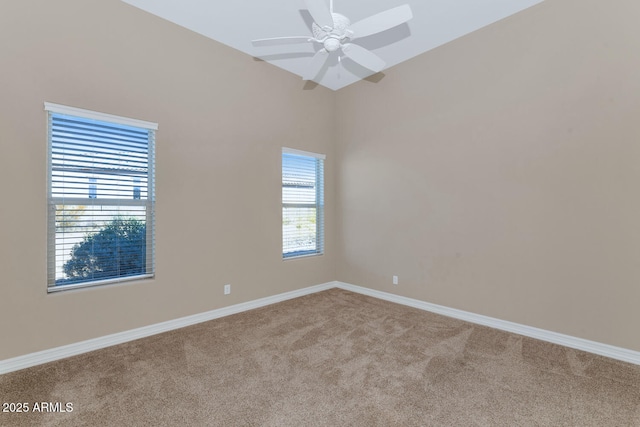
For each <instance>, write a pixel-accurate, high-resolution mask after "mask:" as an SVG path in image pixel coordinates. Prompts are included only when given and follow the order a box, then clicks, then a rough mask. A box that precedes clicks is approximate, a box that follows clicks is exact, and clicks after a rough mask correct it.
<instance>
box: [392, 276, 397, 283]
mask: <svg viewBox="0 0 640 427" xmlns="http://www.w3.org/2000/svg"><path fill="white" fill-rule="evenodd" d="M393 284H394V285H397V284H398V276H393Z"/></svg>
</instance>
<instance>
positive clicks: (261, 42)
mask: <svg viewBox="0 0 640 427" xmlns="http://www.w3.org/2000/svg"><path fill="white" fill-rule="evenodd" d="M312 41H313V37H309V36H295V37H272V38H270V39H257V40H251V44H253V45H254V46H275V45H281V44H296V43H307V42H312Z"/></svg>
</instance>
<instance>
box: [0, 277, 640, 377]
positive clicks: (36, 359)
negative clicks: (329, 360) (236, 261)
mask: <svg viewBox="0 0 640 427" xmlns="http://www.w3.org/2000/svg"><path fill="white" fill-rule="evenodd" d="M331 288H340V289H344V290H347V291H351V292H356V293H359V294H363V295H368V296H371V297H374V298H378V299H381V300H385V301H390V302H394V303H397V304H402V305H406V306H409V307H414V308H418V309H420V310H425V311H430V312H432V313H437V314H441V315H444V316H448V317H453V318H456V319H460V320H465V321H467V322H471V323H476V324H479V325H484V326H489V327H491V328H495V329H500V330H503V331H507V332H513V333H515V334H519V335H524V336H527V337H531V338H536V339H539V340H543V341H548V342H551V343H554V344H559V345H563V346H566V347H571V348H575V349H578V350H583V351H587V352H589V353H594V354H599V355H601V356H605V357H610V358H612V359H617V360H621V361H624V362H629V363H633V364H636V365H640V352H637V351H633V350H628V349H625V348H621V347H614V346H611V345H607V344H601V343H598V342H595V341H589V340H585V339H582V338H576V337H572V336H569V335H563V334H559V333H556V332H551V331H546V330H544V329H538V328H533V327H531V326H526V325H521V324H518V323H513V322H508V321H505V320H500V319H495V318H492V317H488V316H483V315H479V314H474V313H470V312H467V311H462V310H457V309H454V308H449V307H444V306H441V305H436V304H431V303H428V302H424V301H420V300H416V299H412V298H407V297H403V296H399V295H394V294H390V293H388V292H382V291H376V290H374V289H369V288H363V287H361V286H356V285H351V284H348V283H343V282H337V281H336V282H328V283H324V284H322V285H317V286H310V287H308V288H304V289H299V290H296V291H291V292H285V293H282V294H278V295H273V296H270V297H266V298H260V299H257V300H253V301H248V302H245V303H241V304H236V305H232V306H229V307H223V308H219V309H217V310H211V311H207V312H205V313H200V314H194V315H192V316H187V317H181V318H179V319H174V320H169V321H167V322H162V323H157V324H155V325H149V326H144V327H141V328H137V329H132V330H129V331H124V332H119V333H116V334H112V335H106V336H104V337H99V338H94V339H90V340H86V341H81V342H78V343H74V344H69V345H65V346H62V347H56V348H52V349H49V350H43V351H39V352H36V353H31V354H26V355H24V356H18V357H14V358H12V359H5V360H0V374H6V373H8V372H13V371H18V370H20V369H24V368H29V367H31V366H36V365H41V364H43V363H47V362H53V361H55V360H60V359H64V358H66V357H70V356H75V355H78V354H82V353H87V352H89V351H93V350H99V349H101V348H105V347H109V346H112V345H116V344H122V343H125V342H128V341H133V340H137V339H139V338H144V337H148V336H151V335H155V334H159V333H162V332H167V331H171V330H174V329H179V328H183V327H185V326H190V325H195V324H197V323H201V322H206V321H208V320H213V319H218V318H220V317H225V316H229V315H231V314H236V313H241V312H243V311H248V310H253V309H254V308H259V307H264V306H267V305H271V304H275V303H277V302H281V301H286V300H289V299H293V298H298V297H301V296H304V295H310V294H313V293H316V292H320V291H324V290H327V289H331Z"/></svg>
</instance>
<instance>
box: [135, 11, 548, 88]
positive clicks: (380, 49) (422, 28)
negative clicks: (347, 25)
mask: <svg viewBox="0 0 640 427" xmlns="http://www.w3.org/2000/svg"><path fill="white" fill-rule="evenodd" d="M123 1H124V2H126V3H129V4H131V5H133V6H136V7H138V8H140V9H142V10H145V11H147V12H149V13H152V14H154V15H157V16H160V17H162V18H164V19H166V20H168V21H171V22H174V23H176V24H178V25H181V26H183V27H186V28H188V29H190V30H192V31H195V32H197V33H200V34H202V35H204V36H206V37H209V38H211V39H214V40H217V41H218V42H221V43H224V44H226V45H228V46H231V47H233V48H235V49H238V50H240V51H242V52H245V53H247V54H249V55H251V56H254V57H258V58H261V59H263V60H265V61H267V62H270V63H272V64H273V65H275V66H278V67H280V68H283V69H285V70H288V71H290V72H292V73H294V74H297V75H299V76H302V75H303V74H304V71H305V67H306V65H307V63H308V62H309V60H310V59H311V57H312V56H313V54H314V52H315V49H317V48H318V47H317V45H314V44H312V43H309V44H295V45H280V46H269V47H255V46H253V45H252V44H251V40H254V39H260V38H269V37H280V36H307V35H311V30H310V25H311V22H312V19H311V16H310V15H309V13H308V12H307V10H306V8H305V4H304V1H303V0H228V1H212V0H180V1H175V0H123ZM326 1H327V4H328V3H329V0H326ZM542 1H543V0H334V11H335V12H337V13H340V14H342V15H345V16H347V17H348V18H349V19H350V20H351V22H352V23H354V22H357V21H359V20H361V19H363V18H366V17H368V16H370V15H373V14H376V13H378V12H382V11H385V10H387V9H390V8H392V7H395V6H399V5H402V4H409V5H410V6H411V9H412V11H413V19H412V20H411V21H409V22H408V23H406V24H402V25H400V26H398V27H395V28H392V29H390V30H387V31H385V32H384V33H379V34H376V35H372V36H369V37H363V38H362V39H358V40H355V41H354V43H357V44H359V45H361V46H363V47H365V48H367V49H369V50H371V51H373V52H374V53H375V54H376V55H378V56H379V57H381V58H382V59H383V60H384V61H385V62H386V63H387V65H386V68H389V67H392V66H393V65H396V64H399V63H400V62H403V61H406V60H408V59H410V58H413V57H414V56H417V55H420V54H421V53H424V52H426V51H428V50H431V49H433V48H435V47H438V46H440V45H443V44H445V43H447V42H450V41H451V40H454V39H456V38H458V37H461V36H464V35H465V34H468V33H471V32H473V31H475V30H477V29H480V28H482V27H484V26H487V25H489V24H492V23H494V22H496V21H499V20H500V19H503V18H506V17H507V16H510V15H513V14H514V13H517V12H520V11H521V10H524V9H526V8H528V7H531V6H533V5H535V4H537V3H541V2H542ZM371 74H372V72H371V71H369V70H367V69H365V68H363V67H361V66H359V65H357V64H355V63H353V62H352V61H350V60H349V59H348V58H343V59H342V61H341V63H338V61H337V55H336V52H334V53H333V54H332V58H330V63H329V67H328V68H326V69H325V70H323V71H321V73H320V74H319V75H318V76H317V77H316V79H315V81H316V82H317V83H319V84H321V85H323V86H326V87H328V88H330V89H333V90H338V89H340V88H343V87H345V86H347V85H349V84H351V83H354V82H356V81H358V80H361V79H363V78H366V77H368V76H369V75H371Z"/></svg>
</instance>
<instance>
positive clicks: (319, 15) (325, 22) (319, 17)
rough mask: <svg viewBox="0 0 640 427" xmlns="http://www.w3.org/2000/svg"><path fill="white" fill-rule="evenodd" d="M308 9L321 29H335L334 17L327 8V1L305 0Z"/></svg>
mask: <svg viewBox="0 0 640 427" xmlns="http://www.w3.org/2000/svg"><path fill="white" fill-rule="evenodd" d="M304 2H305V4H306V5H307V9H308V10H309V13H310V14H311V17H312V18H313V20H314V21H315V22H316V24H318V26H319V27H320V28H323V27H329V28H333V17H332V16H331V12H330V11H329V8H328V7H327V2H326V0H305V1H304Z"/></svg>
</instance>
